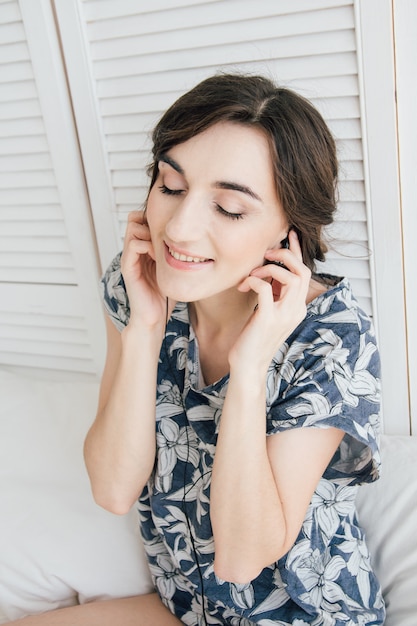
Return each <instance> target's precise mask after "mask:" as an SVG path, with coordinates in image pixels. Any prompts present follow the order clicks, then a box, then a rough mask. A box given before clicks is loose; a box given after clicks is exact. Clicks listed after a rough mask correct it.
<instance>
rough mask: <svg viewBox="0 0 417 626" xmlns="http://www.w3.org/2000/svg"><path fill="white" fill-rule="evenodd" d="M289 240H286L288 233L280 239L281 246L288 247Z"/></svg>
mask: <svg viewBox="0 0 417 626" xmlns="http://www.w3.org/2000/svg"><path fill="white" fill-rule="evenodd" d="M289 247H290V242H289V240H288V235H287V236H286V237H285V239H283V240H282V241H281V248H289Z"/></svg>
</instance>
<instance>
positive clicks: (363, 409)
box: [102, 255, 385, 626]
mask: <svg viewBox="0 0 417 626" xmlns="http://www.w3.org/2000/svg"><path fill="white" fill-rule="evenodd" d="M102 284H103V289H104V301H105V304H106V308H107V310H108V312H109V314H110V316H111V318H112V319H113V321H114V323H115V324H116V326H117V328H119V330H122V329H123V328H124V326H126V324H127V323H128V321H129V302H128V298H127V294H126V290H125V287H124V282H123V278H122V276H121V271H120V255H118V256H117V257H116V258H115V259H114V260H113V262H112V264H111V265H110V267H109V269H108V270H107V272H106V274H105V276H104V278H103V281H102ZM199 367H200V365H199V357H198V344H197V340H196V337H195V335H194V332H193V328H192V326H191V325H190V321H189V318H188V308H187V305H186V304H184V303H179V304H177V306H176V307H175V310H174V312H173V314H172V316H171V318H170V320H169V322H168V323H167V327H166V333H165V339H164V342H163V345H162V349H161V353H160V360H159V367H158V377H157V394H156V407H157V410H156V442H157V457H156V462H155V468H154V472H153V474H152V476H151V477H150V480H149V482H148V485H147V487H146V488H145V489H144V491H143V493H142V495H141V497H140V498H139V513H140V520H141V529H142V535H143V539H144V544H145V550H146V553H147V556H148V560H149V565H150V570H151V573H152V576H153V579H154V582H155V588H156V590H157V591H158V593H159V594H160V596H161V598H162V600H163V602H164V603H165V604H166V606H167V607H168V608H169V609H170V610H171V611H172V612H173V613H175V615H177V617H178V618H179V619H180V620H181V621H182V622H183V623H184V624H187V625H188V626H195V625H199V626H203V625H204V624H231V625H233V626H250V625H251V624H259V625H261V626H272V625H279V626H289V625H292V626H305V625H307V624H311V625H313V626H342V625H343V626H357V625H358V624H359V625H363V626H365V625H374V626H376V625H378V624H383V622H384V616H385V610H384V602H383V599H382V595H381V590H380V586H379V584H378V581H377V579H376V577H375V575H374V573H373V571H372V567H371V563H370V558H369V553H368V549H367V546H366V543H365V539H364V533H363V530H362V529H361V527H360V526H359V524H358V521H357V517H356V510H355V496H356V492H357V489H358V486H359V485H360V484H361V483H366V482H372V481H374V480H376V479H377V478H378V470H379V465H380V457H379V450H378V430H379V400H380V389H379V376H380V370H379V355H378V350H377V347H376V343H375V336H374V332H373V328H372V325H371V323H370V320H369V318H368V317H367V316H366V314H365V313H364V312H363V311H361V309H360V308H359V307H358V303H357V301H356V300H355V298H354V297H353V295H352V292H351V288H350V285H349V283H348V281H347V280H346V279H343V280H340V281H339V282H337V284H335V286H334V287H331V288H330V289H329V290H328V291H327V292H325V293H324V294H322V295H320V296H318V297H317V298H316V299H315V300H313V301H312V302H311V303H310V304H309V305H308V307H307V315H306V317H305V319H304V320H303V321H302V322H301V324H299V326H298V327H297V328H296V330H295V331H294V332H293V333H292V334H291V336H290V337H289V338H288V339H287V341H286V342H285V343H284V344H283V345H282V347H281V349H280V350H279V352H278V353H277V354H276V355H275V357H274V359H273V361H272V363H271V365H270V367H269V371H268V375H267V412H266V421H265V425H266V435H267V436H270V435H273V434H274V433H277V432H280V431H282V430H285V429H288V428H308V427H316V428H328V427H336V428H339V429H341V430H343V431H344V432H345V436H344V438H343V440H342V442H341V444H340V446H339V448H338V450H337V452H336V454H335V455H334V457H333V459H332V460H331V462H330V464H329V466H328V467H327V469H326V471H325V472H324V475H323V477H322V479H321V480H320V482H319V484H318V485H317V488H316V490H315V492H314V495H313V498H312V501H311V503H310V506H309V508H308V511H307V514H306V517H305V520H304V523H303V525H302V528H301V530H300V533H299V535H298V538H297V540H296V542H295V544H294V546H293V547H292V548H291V549H290V550H289V552H288V553H287V554H286V555H285V556H283V557H282V558H281V559H280V560H279V561H277V562H276V563H272V564H271V565H270V566H269V567H266V568H265V569H264V570H263V571H262V572H261V573H260V574H259V576H258V577H257V578H255V579H254V580H252V581H251V582H250V583H248V584H245V585H239V584H234V583H228V582H225V581H222V580H220V579H219V578H218V577H216V575H215V573H214V570H213V561H214V545H213V533H212V528H211V524H210V515H209V512H210V482H211V470H212V465H213V459H214V454H215V450H216V440H217V433H218V429H219V422H220V419H221V413H222V407H223V402H224V398H225V395H226V392H227V385H228V376H225V377H224V378H222V379H221V380H219V381H218V382H216V383H214V384H212V385H209V386H204V383H202V382H201V381H202V377H201V373H200V370H199ZM236 436H239V433H236Z"/></svg>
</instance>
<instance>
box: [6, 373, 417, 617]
mask: <svg viewBox="0 0 417 626" xmlns="http://www.w3.org/2000/svg"><path fill="white" fill-rule="evenodd" d="M97 394H98V385H97V384H93V383H83V382H50V381H45V380H40V379H35V378H31V377H28V376H20V375H19V376H18V375H17V374H13V373H9V372H6V371H1V370H0V624H1V623H4V622H6V621H8V620H11V619H17V618H18V617H21V616H23V615H26V614H33V613H38V612H41V611H46V610H50V609H53V608H57V607H62V606H68V605H70V604H75V603H77V602H88V601H91V600H94V599H96V598H97V599H104V598H111V597H119V596H129V595H133V594H138V593H146V592H148V591H150V590H151V588H152V585H151V580H150V575H149V571H148V567H147V564H146V560H145V556H144V553H143V548H142V544H141V539H140V535H139V531H138V523H137V513H136V511H135V510H134V509H132V511H131V512H130V513H129V514H127V515H125V516H121V517H119V516H116V515H112V514H111V513H107V512H106V511H104V510H102V509H100V507H98V506H96V505H95V504H94V502H93V499H92V496H91V492H90V486H89V482H88V478H87V474H86V471H85V468H84V462H83V458H82V445H83V440H84V437H85V433H86V432H87V429H88V427H89V425H90V423H91V421H92V419H93V417H94V414H95V410H96V402H97ZM382 461H383V475H382V478H381V479H380V480H379V481H378V482H376V483H375V484H372V485H365V486H363V487H362V488H361V489H360V490H359V497H358V509H359V517H360V520H361V522H362V524H363V526H364V527H365V529H366V530H367V535H368V538H367V539H368V545H369V547H370V549H371V552H372V554H373V560H374V567H375V571H376V572H377V574H378V576H379V579H380V581H381V584H382V589H383V593H384V596H385V599H386V603H387V620H386V624H385V626H415V624H416V620H417V594H416V586H417V437H400V436H383V437H382Z"/></svg>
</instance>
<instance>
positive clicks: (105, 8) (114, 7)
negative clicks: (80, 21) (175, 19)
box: [83, 0, 219, 20]
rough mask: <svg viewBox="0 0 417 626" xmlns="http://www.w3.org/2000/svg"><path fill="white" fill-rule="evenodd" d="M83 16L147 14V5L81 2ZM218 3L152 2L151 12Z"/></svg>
mask: <svg viewBox="0 0 417 626" xmlns="http://www.w3.org/2000/svg"><path fill="white" fill-rule="evenodd" d="M83 1H84V5H85V6H84V10H85V16H86V18H87V19H88V20H95V19H109V18H114V17H119V16H120V15H124V16H128V15H137V14H138V13H147V12H148V10H149V8H148V6H147V5H140V4H139V3H138V2H137V0H117V1H116V2H115V0H98V1H97V0H83ZM210 2H211V3H215V2H219V0H182V1H181V0H153V1H152V10H153V11H163V10H166V9H172V8H173V7H174V8H180V7H182V6H192V5H199V4H209V3H210Z"/></svg>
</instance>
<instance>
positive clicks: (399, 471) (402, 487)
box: [357, 435, 417, 626]
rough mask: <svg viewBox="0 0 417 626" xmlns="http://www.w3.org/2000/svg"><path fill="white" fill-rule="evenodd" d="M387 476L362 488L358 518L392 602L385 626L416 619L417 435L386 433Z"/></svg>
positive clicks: (409, 624) (406, 625)
mask: <svg viewBox="0 0 417 626" xmlns="http://www.w3.org/2000/svg"><path fill="white" fill-rule="evenodd" d="M381 449H382V477H381V479H380V480H378V481H377V482H376V483H374V484H372V485H364V486H363V487H362V488H361V489H359V496H358V500H357V504H358V510H359V519H360V521H361V522H362V525H363V526H364V527H365V529H366V530H367V543H368V546H369V549H370V550H371V554H373V562H374V568H375V571H376V573H377V575H378V577H379V580H380V582H381V585H382V593H383V595H384V597H385V602H386V605H387V618H386V621H385V626H416V624H417V437H416V436H414V437H407V436H403V437H401V436H388V435H386V436H383V437H382V441H381Z"/></svg>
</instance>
